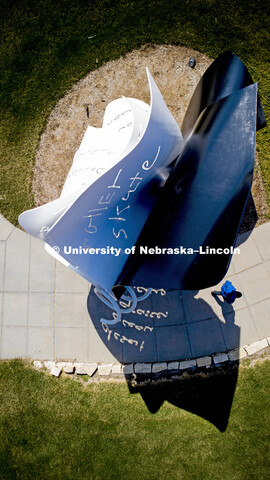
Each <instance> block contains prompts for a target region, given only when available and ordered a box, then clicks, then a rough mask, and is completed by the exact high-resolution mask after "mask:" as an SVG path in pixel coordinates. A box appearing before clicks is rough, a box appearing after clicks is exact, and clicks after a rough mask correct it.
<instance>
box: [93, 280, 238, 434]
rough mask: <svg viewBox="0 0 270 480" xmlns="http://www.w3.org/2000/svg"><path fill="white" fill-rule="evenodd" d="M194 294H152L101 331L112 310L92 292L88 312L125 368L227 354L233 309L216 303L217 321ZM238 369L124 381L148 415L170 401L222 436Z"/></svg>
mask: <svg viewBox="0 0 270 480" xmlns="http://www.w3.org/2000/svg"><path fill="white" fill-rule="evenodd" d="M137 293H138V292H137ZM196 293H197V291H189V292H182V297H181V296H180V293H179V291H170V292H165V291H164V290H163V292H158V293H152V294H151V296H149V297H148V298H147V299H145V300H143V301H141V302H138V304H137V307H136V309H135V310H134V311H133V312H129V313H128V314H125V313H123V314H122V318H121V321H120V322H118V323H116V324H115V325H109V326H108V325H104V324H103V325H102V323H101V322H100V319H101V318H107V319H112V318H113V309H112V308H109V307H108V305H105V304H104V303H103V302H102V301H100V299H98V298H97V297H96V295H95V294H94V291H93V287H92V288H91V290H90V293H89V297H88V311H89V315H90V317H91V319H92V323H93V326H94V327H95V328H96V331H97V332H98V334H99V336H100V338H101V340H102V341H103V342H104V344H105V345H106V346H107V348H108V349H109V350H110V352H111V353H112V354H113V355H114V356H115V357H116V358H117V360H118V361H119V362H121V363H124V364H128V363H137V362H139V363H142V362H143V363H144V362H145V363H148V362H151V363H155V362H173V361H178V360H185V359H192V358H198V357H201V356H205V355H211V354H214V353H219V352H221V351H224V350H225V349H226V347H225V341H224V339H226V343H227V342H228V340H229V341H231V342H232V345H233V346H232V347H231V348H237V347H239V337H240V328H239V327H238V326H237V325H235V311H234V308H233V306H232V305H229V304H227V303H224V302H223V301H221V300H220V299H219V298H218V297H217V298H216V300H217V303H218V304H219V306H220V308H221V311H220V315H219V314H218V315H216V314H215V312H214V310H213V308H212V307H211V305H210V304H209V303H207V302H206V301H205V300H204V299H202V298H199V299H198V298H194V297H195V295H196ZM141 294H142V293H141V292H139V293H138V295H139V296H140V295H141ZM184 294H185V296H184V298H183V295H184ZM236 301H237V300H236ZM125 303H126V304H127V306H129V302H124V303H123V302H122V305H124V304H125ZM183 305H185V312H186V313H185V312H184V309H183ZM143 312H144V313H143ZM153 312H155V315H153V316H152V317H151V313H153ZM161 312H163V315H159V318H158V315H157V313H159V314H160V313H161ZM187 312H188V313H187ZM167 313H168V315H167ZM222 316H223V320H221V317H222ZM146 327H147V328H146ZM121 340H122V341H121ZM142 347H143V348H142ZM238 363H239V362H238V361H237V359H236V361H235V362H234V363H229V362H227V363H223V364H222V365H216V366H213V367H209V368H207V367H204V368H201V369H198V368H194V369H192V370H188V371H183V370H180V371H179V370H177V369H176V370H165V371H163V372H161V373H159V374H150V375H146V374H141V375H138V374H133V375H128V374H127V375H126V380H127V384H128V387H129V390H130V393H132V394H135V393H139V394H140V395H141V396H142V398H143V400H144V402H145V404H146V406H147V408H148V410H149V411H150V412H151V413H156V412H157V411H158V410H159V409H160V408H161V406H162V404H163V403H164V402H165V401H168V402H170V403H171V404H172V405H175V406H176V407H178V408H183V409H185V410H187V411H189V412H191V413H194V414H196V415H199V416H201V417H202V418H204V419H206V420H208V421H209V422H211V423H212V424H213V425H215V426H216V427H217V428H218V429H219V430H220V431H221V432H223V431H225V430H226V427H227V425H228V421H229V416H230V410H231V405H232V401H233V397H234V391H235V388H236V383H237V377H238ZM170 366H171V365H170Z"/></svg>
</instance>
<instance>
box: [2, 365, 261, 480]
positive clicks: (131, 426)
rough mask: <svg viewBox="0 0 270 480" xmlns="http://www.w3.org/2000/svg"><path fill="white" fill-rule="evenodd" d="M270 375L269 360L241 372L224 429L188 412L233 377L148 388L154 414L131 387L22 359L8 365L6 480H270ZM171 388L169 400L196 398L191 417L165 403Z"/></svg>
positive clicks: (5, 388) (4, 434)
mask: <svg viewBox="0 0 270 480" xmlns="http://www.w3.org/2000/svg"><path fill="white" fill-rule="evenodd" d="M234 374H235V371H234V372H233V371H232V372H231V373H230V374H229V376H230V375H234ZM269 374H270V362H269V360H266V361H264V362H262V363H260V364H256V365H255V366H253V367H252V366H250V367H244V366H241V367H240V369H239V375H238V381H237V386H236V390H235V395H234V398H233V403H232V409H231V414H230V417H229V423H228V426H227V428H226V429H225V431H223V432H222V431H220V430H219V429H217V428H216V427H215V426H214V425H213V424H212V423H210V422H208V421H207V420H205V419H203V418H202V417H201V416H197V415H194V414H192V413H189V411H188V410H189V409H190V410H194V407H195V404H196V403H197V404H198V402H199V400H200V401H201V402H202V403H203V401H204V400H203V398H202V397H201V398H200V399H199V397H198V396H197V393H196V392H197V391H198V383H197V386H196V388H194V385H196V381H197V382H198V381H199V382H200V383H201V384H202V385H201V386H202V387H203V388H204V389H205V390H207V388H208V389H209V387H210V386H211V388H212V392H213V395H215V393H214V392H215V388H218V385H221V383H220V382H221V381H222V382H223V381H224V380H225V378H226V377H225V374H224V373H220V371H219V370H217V371H216V373H215V374H213V373H212V374H210V375H208V376H207V377H206V376H204V377H200V379H198V378H197V380H196V377H197V376H195V377H194V378H193V379H192V377H190V378H189V377H187V378H186V379H183V380H175V381H174V382H173V383H170V384H167V385H166V386H164V387H163V393H160V390H159V389H158V387H157V386H156V387H155V389H154V390H149V389H148V387H144V388H145V389H146V392H144V393H142V396H143V397H144V398H146V397H147V389H148V392H149V391H151V395H152V398H151V401H152V402H154V403H155V404H156V405H157V404H158V408H156V409H155V410H156V413H150V411H149V410H148V409H147V407H146V404H145V403H144V401H143V399H142V396H141V395H140V393H134V392H133V393H134V394H133V395H132V394H131V393H130V392H129V390H128V387H127V385H126V384H109V383H105V384H104V383H103V384H102V383H100V384H91V385H86V386H84V385H82V384H81V383H80V384H79V383H77V382H76V381H74V380H71V379H66V378H60V379H56V378H54V377H51V376H49V375H48V374H46V373H43V372H38V371H35V370H34V369H33V368H32V367H31V366H30V365H29V364H23V363H22V362H21V361H20V360H12V361H9V362H1V364H0V402H1V403H0V438H1V441H0V479H1V480H15V479H20V480H32V479H38V480H43V479H44V480H50V479H52V480H60V479H63V480H74V479H76V480H90V479H91V480H92V479H93V480H94V479H100V480H103V479H104V480H105V479H106V480H110V479H118V480H122V479H123V480H129V479H132V480H137V479H138V480H139V479H140V480H156V479H160V480H162V479H166V480H168V479H170V480H174V479H177V480H180V479H181V480H210V479H213V480H221V479H222V480H257V479H258V480H266V479H268V478H269V460H270V459H269V383H270V375H269ZM218 377H220V378H218ZM227 378H229V377H228V375H227ZM209 379H210V380H209ZM209 381H210V383H209ZM194 382H195V383H194ZM207 382H208V385H207ZM190 383H191V384H192V385H193V387H192V385H191V384H190ZM210 384H211V385H210ZM164 388H165V389H167V395H168V398H169V399H171V398H172V392H173V390H174V398H177V397H178V400H177V402H178V403H179V402H180V403H181V401H184V402H185V398H186V400H188V402H189V403H186V408H185V410H184V409H182V408H178V407H177V406H175V405H173V404H172V401H170V402H168V401H165V402H164V403H162V402H163V400H164V396H162V395H163V394H164ZM217 393H218V392H217ZM159 396H160V398H159ZM154 397H155V398H154ZM177 402H176V403H177ZM188 405H189V406H188ZM199 407H200V405H197V408H199ZM195 409H196V408H195ZM216 409H217V410H218V409H222V402H218V403H217V405H216Z"/></svg>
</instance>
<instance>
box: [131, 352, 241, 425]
mask: <svg viewBox="0 0 270 480" xmlns="http://www.w3.org/2000/svg"><path fill="white" fill-rule="evenodd" d="M238 364H239V362H238V361H236V362H234V363H231V364H229V365H226V366H220V367H211V368H209V369H201V370H197V371H196V370H194V371H188V372H185V373H182V374H181V375H179V376H178V375H177V376H176V375H171V376H168V377H167V378H163V379H156V380H154V381H151V380H150V379H149V381H148V382H147V381H145V380H146V379H144V380H143V379H141V382H140V379H138V380H139V383H138V384H137V385H134V381H133V383H132V381H130V380H128V387H129V391H130V393H132V394H135V393H139V394H140V395H141V397H142V398H143V400H144V402H145V404H146V406H147V408H148V410H149V411H150V412H151V413H156V412H157V411H158V410H159V409H160V408H161V406H162V405H163V403H164V402H165V401H167V402H169V403H171V404H172V405H175V406H176V407H178V408H183V409H184V410H186V411H188V412H191V413H193V414H195V415H198V416H200V417H202V418H204V419H205V420H208V421H209V422H211V423H212V424H213V425H215V427H217V428H218V429H219V430H220V431H221V432H224V431H225V430H226V428H227V425H228V421H229V417H230V411H231V406H232V401H233V397H234V392H235V388H236V384H237V378H238ZM175 377H176V378H175ZM150 382H151V383H150Z"/></svg>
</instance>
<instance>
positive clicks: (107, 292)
mask: <svg viewBox="0 0 270 480" xmlns="http://www.w3.org/2000/svg"><path fill="white" fill-rule="evenodd" d="M147 74H148V81H149V87H150V91H151V106H150V107H149V106H148V105H146V104H145V103H144V102H141V101H139V100H135V99H131V98H122V99H119V100H116V101H114V102H112V103H110V104H109V105H108V106H107V109H106V111H105V116H104V121H103V127H102V128H101V129H95V128H93V127H88V129H87V131H86V133H85V136H84V138H83V141H82V143H81V146H80V148H79V150H78V152H76V154H75V157H74V161H73V165H72V167H71V170H70V172H69V174H68V177H67V179H66V182H65V185H64V187H63V191H62V193H61V196H60V198H59V199H57V200H54V201H53V202H50V203H48V204H46V205H44V206H42V207H38V208H35V209H33V210H30V211H26V212H24V213H22V214H21V215H20V217H19V222H20V224H21V226H22V227H23V228H24V229H25V230H26V231H28V232H29V233H30V234H31V235H34V236H36V237H38V238H40V239H41V240H43V241H45V242H46V249H47V250H48V252H49V253H51V254H52V255H53V256H55V257H56V258H57V259H58V260H60V261H62V262H63V263H64V264H65V265H66V266H67V267H69V268H71V269H72V270H74V271H75V272H76V273H78V274H80V275H81V276H83V277H84V278H86V279H87V280H88V281H89V282H91V283H93V284H94V285H95V286H96V287H97V290H96V291H97V294H98V295H100V296H102V298H103V300H104V301H105V302H106V301H108V302H109V303H111V302H112V301H113V302H115V300H116V297H115V295H116V296H117V297H118V298H119V297H120V296H121V295H122V294H123V291H124V287H123V288H122V289H118V290H117V289H115V288H114V287H115V286H119V285H121V286H123V285H125V286H129V287H132V286H136V285H140V286H142V287H146V288H152V287H153V288H164V289H166V290H170V289H182V290H185V289H187V290H193V289H196V290H198V289H202V288H206V287H209V286H212V285H216V284H217V283H218V282H219V281H220V280H221V279H222V278H223V277H224V275H225V274H226V271H227V269H228V267H229V264H230V260H231V256H232V253H233V249H234V245H235V240H236V237H237V232H238V229H239V225H240V222H241V218H242V215H243V212H244V209H245V206H246V202H247V199H248V196H249V192H250V189H251V184H252V174H253V168H254V153H255V134H256V129H259V128H262V127H263V126H264V125H265V119H264V113H263V109H262V106H261V103H260V100H259V98H258V94H257V85H256V84H254V83H253V81H252V79H251V77H250V75H249V73H248V71H247V69H246V67H245V66H244V64H243V63H242V62H241V60H240V59H239V58H238V57H237V56H236V55H235V54H233V53H231V52H225V53H223V54H222V55H220V56H219V57H218V58H217V60H215V61H214V62H213V63H212V65H211V66H210V67H209V68H208V70H207V71H206V72H205V74H204V75H203V77H202V78H201V80H200V82H199V84H198V86H197V88H196V90H195V92H194V95H193V97H192V99H191V101H190V104H189V107H188V110H187V112H186V116H185V118H184V121H183V125H182V133H181V132H180V130H179V127H178V126H177V124H176V122H175V120H174V119H173V117H172V115H171V114H170V112H169V110H168V108H167V107H166V104H165V102H164V100H163V98H162V96H161V94H160V92H159V90H158V88H157V86H156V84H155V82H154V80H153V78H152V77H151V75H150V73H149V71H147ZM210 251H212V252H216V253H215V254H209V252H210ZM219 251H221V253H219ZM113 289H114V290H113ZM149 292H150V290H149ZM128 293H129V295H130V297H128V298H129V299H130V301H131V303H132V306H134V305H135V302H136V296H135V294H134V292H133V290H132V288H128ZM133 297H134V298H133ZM116 321H118V320H117V319H116ZM114 323H115V322H114Z"/></svg>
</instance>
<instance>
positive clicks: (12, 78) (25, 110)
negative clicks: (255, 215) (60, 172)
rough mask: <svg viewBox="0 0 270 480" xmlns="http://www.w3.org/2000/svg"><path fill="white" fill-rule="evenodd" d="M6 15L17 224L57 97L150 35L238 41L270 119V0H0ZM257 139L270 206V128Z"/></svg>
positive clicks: (6, 121) (3, 126)
mask: <svg viewBox="0 0 270 480" xmlns="http://www.w3.org/2000/svg"><path fill="white" fill-rule="evenodd" d="M0 18H1V24H0V34H1V45H0V68H1V70H0V73H1V75H0V82H1V89H0V113H1V115H0V140H1V141H0V156H1V163H0V198H1V200H0V211H1V213H2V214H3V215H5V216H6V218H8V219H9V220H10V221H11V222H13V223H16V222H17V217H18V215H19V214H20V213H21V212H22V211H24V210H25V209H28V208H31V207H33V195H32V192H31V183H32V176H33V165H34V158H35V152H36V149H37V146H38V142H39V137H40V134H41V133H42V131H43V129H44V127H45V124H46V120H47V118H48V115H49V114H50V112H51V110H52V109H53V107H54V106H55V104H56V103H57V101H58V100H59V99H60V98H61V97H62V96H63V95H64V94H65V93H66V92H67V90H69V89H70V87H71V86H72V85H73V84H74V82H76V81H77V80H79V79H80V78H82V77H83V76H84V75H86V73H87V72H89V71H90V70H93V69H95V68H96V67H97V66H100V65H102V64H103V63H104V62H107V61H108V60H111V59H114V58H117V57H119V56H120V55H122V54H124V53H126V52H128V51H130V50H132V49H134V48H138V47H140V46H141V45H144V44H146V43H157V44H162V43H173V44H178V45H183V46H187V47H192V48H194V49H196V50H199V51H200V52H202V53H205V54H207V55H210V56H211V57H216V56H217V55H218V54H219V53H221V52H222V51H224V50H228V49H230V50H233V51H234V52H235V53H237V54H238V55H239V56H240V58H241V59H242V60H243V61H244V62H245V64H246V65H247V67H248V68H249V70H250V72H251V74H252V76H253V79H254V81H258V83H259V91H260V95H261V99H262V103H263V106H264V109H265V113H266V116H267V119H268V124H269V123H270V122H269V102H268V99H269V98H270V73H269V72H270V68H269V43H270V42H269V36H270V33H269V32H270V22H269V1H268V0H260V1H259V2H258V1H255V0H246V1H245V2H243V1H242V0H183V1H176V0H171V1H170V2H168V1H167V0H156V1H154V0H137V1H136V2H135V1H125V0H120V1H115V2H112V1H111V2H110V1H108V0H99V1H97V0H80V1H78V0H35V2H33V1H32V0H2V2H1V6H0ZM93 35H95V36H94V37H93V38H89V37H90V36H93ZM96 59H98V64H96ZM257 138H258V151H259V162H260V166H261V169H262V174H263V181H264V185H265V188H266V192H267V196H268V204H269V205H270V163H269V149H270V147H269V127H267V128H266V129H264V130H263V131H261V132H259V134H258V137H257Z"/></svg>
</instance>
